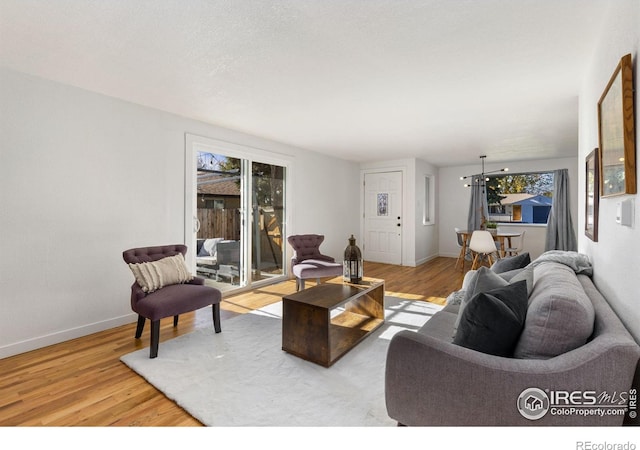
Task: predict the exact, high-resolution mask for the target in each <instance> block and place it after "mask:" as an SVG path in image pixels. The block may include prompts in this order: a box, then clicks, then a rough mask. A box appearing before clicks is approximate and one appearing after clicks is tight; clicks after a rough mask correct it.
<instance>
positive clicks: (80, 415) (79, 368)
mask: <svg viewBox="0 0 640 450" xmlns="http://www.w3.org/2000/svg"><path fill="white" fill-rule="evenodd" d="M455 262H456V260H455V259H454V258H436V259H434V260H431V261H429V262H427V263H426V264H423V265H421V266H419V267H401V266H392V265H387V264H377V263H365V268H364V273H365V275H366V276H367V277H373V278H381V279H384V280H385V288H386V291H387V295H393V296H396V297H401V298H407V299H413V300H423V301H431V302H435V303H440V304H442V303H443V302H444V299H445V298H446V297H447V295H449V293H451V292H452V291H453V290H456V289H459V288H460V286H461V285H462V279H463V272H462V271H461V270H459V269H458V270H456V269H455V268H454V266H455ZM313 284H314V283H313V282H309V283H308V284H307V286H308V287H311V286H313ZM294 291H295V282H294V281H287V282H284V283H279V284H275V285H271V286H268V287H264V288H260V289H257V290H254V291H251V292H249V293H244V294H238V295H236V296H233V297H228V298H225V299H224V300H223V302H222V305H221V306H222V314H221V316H222V332H223V333H224V321H225V320H228V319H230V318H232V317H234V316H236V315H238V314H244V313H246V312H248V311H251V310H253V309H257V308H260V307H263V306H265V305H268V304H271V303H274V302H277V301H279V300H280V299H281V297H282V295H284V294H287V293H291V292H294ZM123 301H128V299H124V300H123ZM172 322H173V321H172V319H165V320H163V321H162V323H161V330H160V350H159V357H161V356H162V342H163V341H166V340H168V339H171V338H174V337H176V336H180V335H182V334H186V333H189V332H191V331H193V330H194V329H196V328H201V327H211V326H213V325H212V323H211V312H210V310H209V309H208V308H207V309H204V310H202V311H196V312H195V313H190V314H185V315H183V316H180V322H179V324H178V327H177V328H174V327H173V323H172ZM134 333H135V323H132V324H129V325H124V326H121V327H117V328H113V329H110V330H107V331H102V332H100V333H95V334H92V335H90V336H86V337H82V338H78V339H74V340H71V341H68V342H64V343H61V344H56V345H53V346H50V347H46V348H43V349H39V350H34V351H32V352H28V353H24V354H21V355H16V356H13V357H10V358H5V359H1V360H0V426H200V425H201V424H200V422H198V421H197V420H196V419H194V418H193V417H191V416H190V415H189V414H187V413H186V412H185V411H184V410H183V409H181V408H180V407H179V406H177V405H176V404H175V403H174V402H173V401H171V400H169V399H167V398H166V397H165V396H164V395H163V394H162V393H161V392H160V391H158V390H157V389H155V388H154V387H153V386H151V385H150V384H149V383H147V382H146V381H145V380H144V379H143V378H142V377H140V376H138V375H137V374H136V373H135V372H133V371H132V370H131V369H129V368H128V367H127V366H125V365H124V364H123V363H122V362H120V359H119V358H120V356H122V355H125V354H127V353H130V352H132V351H135V350H138V349H141V348H148V347H149V324H148V323H147V326H146V327H145V330H144V333H143V335H142V338H141V339H138V340H136V339H134V337H133V336H134Z"/></svg>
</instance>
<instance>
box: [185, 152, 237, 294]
mask: <svg viewBox="0 0 640 450" xmlns="http://www.w3.org/2000/svg"><path fill="white" fill-rule="evenodd" d="M196 164H197V182H196V185H197V188H196V189H197V199H196V203H197V218H198V223H199V227H198V228H197V241H196V242H197V244H196V247H197V253H196V271H197V274H198V275H199V276H201V277H204V278H205V280H206V281H207V284H209V285H212V286H215V287H217V288H218V289H220V290H222V291H226V290H230V289H234V288H237V287H242V286H244V285H246V278H245V277H244V276H243V273H244V271H243V263H242V262H243V261H242V257H241V256H242V254H243V252H242V245H243V241H244V240H243V235H244V233H243V230H242V228H243V224H242V204H243V200H244V199H243V195H242V188H243V182H242V170H241V160H240V159H238V158H232V157H228V156H225V155H219V154H215V153H208V152H198V155H197V163H196Z"/></svg>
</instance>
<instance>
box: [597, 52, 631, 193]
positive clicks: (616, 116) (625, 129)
mask: <svg viewBox="0 0 640 450" xmlns="http://www.w3.org/2000/svg"><path fill="white" fill-rule="evenodd" d="M633 109H634V108H633V65H632V61H631V54H629V55H626V56H623V57H622V59H621V60H620V63H619V64H618V67H617V68H616V70H615V71H614V72H613V75H612V76H611V79H610V80H609V84H608V85H607V87H606V89H605V90H604V93H603V94H602V97H600V101H598V135H599V136H598V139H599V145H600V196H601V197H610V196H614V195H622V194H635V193H636V149H635V129H634V118H635V115H634V111H633Z"/></svg>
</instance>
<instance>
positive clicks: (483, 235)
mask: <svg viewBox="0 0 640 450" xmlns="http://www.w3.org/2000/svg"><path fill="white" fill-rule="evenodd" d="M469 249H471V251H472V252H473V254H474V256H473V263H472V264H471V270H475V269H476V268H477V267H478V266H477V263H478V259H480V260H481V261H480V263H482V260H483V259H484V258H485V257H486V258H487V261H488V262H489V266H491V265H492V264H493V259H492V255H493V254H494V253H497V252H498V249H497V247H496V242H495V240H494V238H493V235H492V234H491V233H490V232H488V231H486V230H475V231H474V232H473V233H472V234H471V240H470V241H469Z"/></svg>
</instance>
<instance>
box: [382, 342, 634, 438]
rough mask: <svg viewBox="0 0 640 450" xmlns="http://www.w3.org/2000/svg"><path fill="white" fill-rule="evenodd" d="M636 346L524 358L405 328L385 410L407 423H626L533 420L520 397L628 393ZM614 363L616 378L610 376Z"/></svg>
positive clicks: (391, 363) (595, 345)
mask: <svg viewBox="0 0 640 450" xmlns="http://www.w3.org/2000/svg"><path fill="white" fill-rule="evenodd" d="M637 351H638V349H637V348H633V346H632V345H630V344H624V343H623V344H620V343H618V342H615V341H613V340H610V341H607V339H601V340H599V341H598V342H595V341H592V342H590V343H588V344H586V345H584V346H583V347H580V348H579V349H576V350H574V351H571V352H568V353H565V354H563V355H560V356H558V357H555V358H551V359H548V360H523V359H512V358H503V357H498V356H492V355H487V354H484V353H480V352H477V351H474V350H471V349H468V348H465V347H461V346H458V345H455V344H453V343H450V342H445V341H442V340H439V339H437V338H434V337H431V336H428V335H424V334H422V333H417V332H412V331H401V332H399V333H397V334H396V335H395V336H394V337H393V338H392V340H391V342H390V344H389V349H388V352H387V361H386V374H385V398H386V404H387V412H388V414H389V416H390V417H391V418H393V419H394V420H397V421H398V422H399V423H401V424H403V425H431V426H447V425H460V426H476V425H482V426H501V425H515V426H527V425H541V426H549V425H560V426H572V425H581V426H593V425H621V424H622V421H623V418H624V417H623V416H621V415H620V416H604V417H599V416H591V417H588V416H578V415H563V416H561V415H552V414H550V413H547V414H546V415H545V416H544V417H542V418H541V419H539V420H535V421H532V420H529V419H527V418H525V417H523V416H522V415H521V414H520V413H519V411H518V409H517V401H518V397H519V396H520V394H521V393H522V392H523V391H524V390H525V389H527V388H532V387H534V388H539V389H542V390H566V391H574V390H594V391H597V392H605V391H606V392H608V393H609V394H613V393H614V392H617V393H620V392H622V391H628V390H629V388H630V387H631V383H632V377H633V373H634V371H635V366H636V364H637V360H638V353H637ZM614 367H615V368H616V369H615V372H616V376H611V375H612V368H614Z"/></svg>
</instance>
